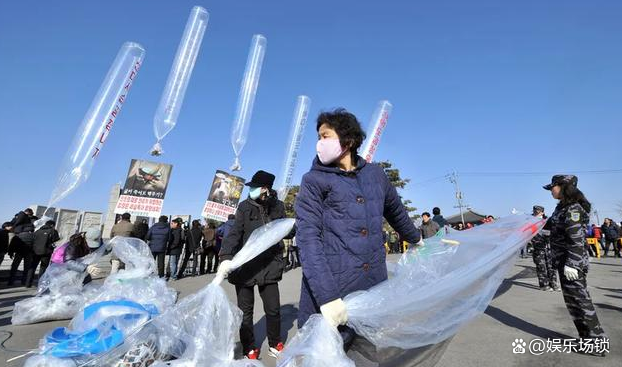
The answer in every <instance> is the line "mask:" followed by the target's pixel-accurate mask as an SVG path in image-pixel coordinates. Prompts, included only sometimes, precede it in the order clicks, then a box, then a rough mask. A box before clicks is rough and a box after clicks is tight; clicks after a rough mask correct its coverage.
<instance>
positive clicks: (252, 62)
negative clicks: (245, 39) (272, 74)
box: [231, 34, 268, 171]
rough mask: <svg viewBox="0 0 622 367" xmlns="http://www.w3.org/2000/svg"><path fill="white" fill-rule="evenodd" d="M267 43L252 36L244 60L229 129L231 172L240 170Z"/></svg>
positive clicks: (258, 37)
mask: <svg viewBox="0 0 622 367" xmlns="http://www.w3.org/2000/svg"><path fill="white" fill-rule="evenodd" d="M267 42H268V41H267V40H266V37H264V36H262V35H261V34H256V35H254V36H253V40H252V41H251V48H250V50H249V52H248V58H247V59H246V70H245V71H244V78H243V79H242V85H241V86H240V94H239V96H238V105H237V108H236V110H235V118H234V120H233V127H232V129H231V145H232V146H233V152H234V153H235V161H234V162H233V165H232V166H231V170H232V171H239V170H240V169H242V166H241V165H240V154H241V153H242V149H244V145H245V144H246V138H247V136H248V128H249V126H250V123H251V115H252V114H253V104H254V103H255V95H256V94H257V85H258V84H259V75H260V74H261V66H262V64H263V58H264V55H265V54H266V45H267Z"/></svg>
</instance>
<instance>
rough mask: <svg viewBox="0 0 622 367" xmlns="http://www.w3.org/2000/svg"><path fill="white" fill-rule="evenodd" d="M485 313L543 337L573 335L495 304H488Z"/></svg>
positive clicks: (551, 337) (504, 322)
mask: <svg viewBox="0 0 622 367" xmlns="http://www.w3.org/2000/svg"><path fill="white" fill-rule="evenodd" d="M484 313H485V314H486V315H488V316H490V317H492V318H493V319H495V320H497V321H499V322H500V323H502V324H504V325H507V326H510V327H513V328H516V329H519V330H522V331H524V332H526V333H529V334H532V335H534V336H537V337H539V338H541V339H553V338H556V339H572V337H571V336H568V335H565V334H562V333H559V332H557V331H554V330H550V329H547V328H543V327H541V326H537V325H534V324H532V323H530V322H528V321H525V320H523V319H521V318H518V317H516V316H514V315H511V314H509V313H507V312H505V311H503V310H501V309H499V308H497V307H494V306H488V308H487V309H486V311H485V312H484Z"/></svg>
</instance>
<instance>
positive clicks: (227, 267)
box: [216, 260, 231, 279]
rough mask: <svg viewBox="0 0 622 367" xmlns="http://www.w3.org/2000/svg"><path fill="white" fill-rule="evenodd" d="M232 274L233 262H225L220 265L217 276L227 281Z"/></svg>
mask: <svg viewBox="0 0 622 367" xmlns="http://www.w3.org/2000/svg"><path fill="white" fill-rule="evenodd" d="M230 272H231V260H225V261H223V262H221V263H220V264H219V265H218V271H217V272H216V276H220V277H222V278H223V279H225V278H226V277H227V275H229V273H230Z"/></svg>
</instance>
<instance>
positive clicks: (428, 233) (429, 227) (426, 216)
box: [419, 212, 441, 239]
mask: <svg viewBox="0 0 622 367" xmlns="http://www.w3.org/2000/svg"><path fill="white" fill-rule="evenodd" d="M421 221H422V222H421V226H420V227H419V230H420V231H421V237H422V238H423V239H426V238H430V237H434V236H435V235H436V233H437V232H438V231H439V230H440V229H441V226H439V225H438V223H436V222H435V221H433V220H432V218H430V213H428V212H424V213H423V214H421Z"/></svg>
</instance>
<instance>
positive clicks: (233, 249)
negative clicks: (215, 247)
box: [218, 171, 285, 359]
mask: <svg viewBox="0 0 622 367" xmlns="http://www.w3.org/2000/svg"><path fill="white" fill-rule="evenodd" d="M274 179H275V177H274V175H272V174H270V173H268V172H264V171H258V172H257V173H255V175H254V176H253V179H252V180H251V182H249V183H248V184H246V186H250V194H249V198H248V199H246V200H244V201H243V202H241V203H240V205H239V206H238V209H237V212H236V214H235V222H234V224H233V228H231V230H230V231H229V233H228V235H227V236H226V237H225V239H224V241H223V243H222V248H221V250H220V260H221V263H220V267H219V269H218V274H223V276H224V274H227V273H229V269H230V262H231V261H230V260H231V259H232V258H233V256H234V255H235V254H236V253H237V252H238V251H240V249H242V247H244V245H245V244H246V241H247V240H248V238H249V237H250V235H251V233H253V231H254V230H256V229H257V228H259V227H261V226H263V225H265V224H266V223H269V222H271V221H273V220H276V219H281V218H285V205H284V204H283V202H282V201H279V200H278V199H277V194H276V192H275V191H274V190H272V185H273V184H274ZM283 268H284V260H283V243H282V242H280V243H278V244H276V245H275V246H273V247H271V248H269V249H268V250H266V251H265V252H264V253H262V254H260V255H259V256H257V257H256V258H255V259H253V260H251V261H250V262H248V263H246V264H245V265H244V266H242V267H241V268H240V269H238V270H236V271H233V272H231V274H229V275H228V279H229V282H230V283H231V284H233V285H235V289H236V293H237V299H238V307H240V309H241V310H242V312H243V314H244V315H243V319H242V326H241V328H240V341H241V342H242V349H243V352H244V355H245V356H247V357H248V358H250V359H256V358H257V357H258V356H259V349H257V346H256V345H255V336H254V333H253V305H254V303H255V300H254V287H255V286H258V288H259V295H260V296H261V299H262V301H263V305H264V310H265V313H266V321H267V322H266V324H267V334H268V343H269V345H270V354H271V355H272V356H276V355H278V353H279V352H280V351H281V350H282V349H283V343H281V314H280V308H281V302H280V295H279V287H278V282H279V281H280V280H281V278H282V276H283Z"/></svg>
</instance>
